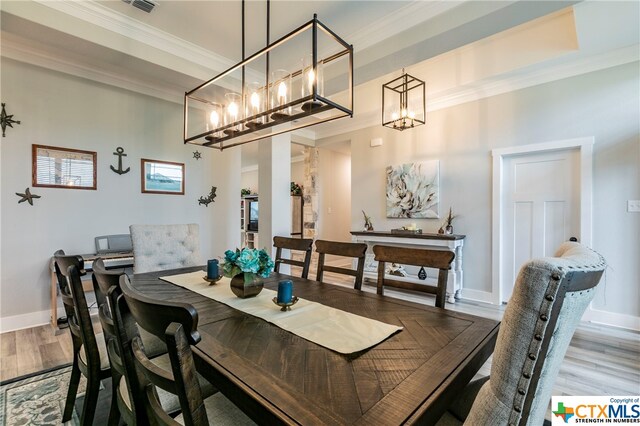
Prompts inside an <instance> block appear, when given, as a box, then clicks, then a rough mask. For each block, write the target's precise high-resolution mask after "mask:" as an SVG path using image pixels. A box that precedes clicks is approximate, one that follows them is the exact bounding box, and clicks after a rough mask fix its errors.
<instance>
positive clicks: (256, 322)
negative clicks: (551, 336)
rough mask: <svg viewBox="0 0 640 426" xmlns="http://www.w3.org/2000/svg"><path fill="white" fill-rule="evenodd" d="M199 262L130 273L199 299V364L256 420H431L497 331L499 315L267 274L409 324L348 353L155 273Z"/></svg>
mask: <svg viewBox="0 0 640 426" xmlns="http://www.w3.org/2000/svg"><path fill="white" fill-rule="evenodd" d="M198 269H202V268H198V267H196V268H183V269H180V270H173V271H162V272H154V273H147V274H137V275H135V276H134V277H133V279H132V283H133V285H134V286H135V287H136V289H138V290H139V291H141V292H142V293H144V294H146V295H148V296H151V297H155V298H158V299H163V300H173V301H181V302H187V303H190V304H192V305H193V306H194V307H195V308H196V309H197V311H198V315H199V323H198V331H199V332H200V334H201V336H202V341H201V342H200V343H198V345H197V346H196V347H195V348H194V354H195V356H196V364H197V366H198V371H199V372H200V373H201V374H203V375H204V376H205V377H207V379H209V380H210V381H211V382H212V383H214V385H215V386H216V387H217V388H218V389H220V390H221V391H222V392H223V393H224V394H225V395H226V396H227V397H228V398H229V399H231V400H232V401H233V402H234V403H235V404H236V405H237V406H238V407H240V408H241V409H242V410H243V411H245V412H246V413H247V414H248V415H249V416H251V417H252V418H253V419H254V420H256V421H257V422H258V423H259V424H302V425H319V424H328V425H344V424H353V425H374V424H375V425H396V424H415V423H420V424H433V423H435V422H436V421H437V420H438V418H439V417H440V416H441V414H442V413H443V412H444V411H445V410H446V407H447V406H448V405H449V404H450V402H451V401H452V399H453V398H454V397H455V396H456V394H458V393H459V392H460V390H461V389H462V388H463V387H464V385H466V383H468V381H469V380H470V379H471V378H472V377H473V375H474V374H475V373H476V372H477V371H478V369H479V368H480V367H481V366H482V364H483V363H484V362H485V361H486V359H487V358H488V357H489V356H490V355H491V353H492V352H493V347H494V345H495V341H496V336H497V331H498V325H499V323H498V322H496V321H493V320H489V319H485V318H480V317H476V316H472V315H467V314H462V313H458V312H452V311H448V310H444V309H438V308H434V307H431V306H425V305H420V304H416V303H412V302H408V301H404V300H400V299H394V298H391V297H387V296H378V295H376V294H372V293H368V292H361V291H356V290H353V289H349V288H344V287H340V286H335V285H331V284H325V283H319V282H316V281H311V280H304V279H301V278H295V277H293V278H292V277H289V276H286V275H282V274H275V273H274V274H272V276H271V277H269V278H267V279H265V287H266V288H270V289H273V290H277V286H278V280H280V279H283V278H288V279H292V280H293V281H294V294H295V295H296V296H298V297H301V298H304V299H307V300H312V301H315V302H318V303H322V304H324V305H327V306H332V307H334V308H337V309H341V310H344V311H348V312H352V313H355V314H358V315H361V316H364V317H369V318H374V319H377V320H380V321H383V322H386V323H389V324H396V325H401V326H403V327H404V329H403V330H402V331H400V332H399V333H396V334H394V335H393V336H391V337H390V338H388V339H387V340H385V341H383V342H382V343H380V344H378V345H376V346H374V347H373V348H370V349H368V350H365V351H362V352H359V353H356V354H351V355H342V354H339V353H337V352H333V351H331V350H329V349H326V348H324V347H322V346H318V345H316V344H314V343H311V342H309V341H307V340H305V339H303V338H301V337H298V336H296V335H294V334H291V333H289V332H287V331H284V330H282V329H280V328H278V327H276V326H275V325H272V324H270V323H268V322H266V321H264V320H262V319H259V318H256V317H253V316H251V315H249V314H245V313H243V312H240V311H238V310H235V309H233V308H231V307H229V306H227V305H224V304H222V303H219V302H216V301H214V300H211V299H208V298H206V297H204V296H201V295H199V294H197V293H193V292H191V291H189V290H187V289H184V288H181V287H178V286H175V285H173V284H170V283H167V282H165V281H162V280H159V279H158V277H160V276H167V275H173V274H177V273H182V272H191V271H195V270H198ZM274 309H278V308H277V307H276V306H275V305H274ZM293 309H295V306H294V307H293Z"/></svg>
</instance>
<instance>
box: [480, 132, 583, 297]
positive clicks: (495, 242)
mask: <svg viewBox="0 0 640 426" xmlns="http://www.w3.org/2000/svg"><path fill="white" fill-rule="evenodd" d="M594 141H595V139H594V137H593V136H590V137H583V138H576V139H566V140H559V141H552V142H544V143H537V144H529V145H521V146H513V147H509V148H497V149H493V150H491V155H492V157H493V191H492V209H493V211H492V215H491V217H492V219H491V256H492V259H491V276H492V280H491V281H492V289H491V293H492V300H493V303H494V304H499V303H501V301H502V294H501V291H502V281H503V277H502V268H501V267H500V261H501V259H502V254H503V253H502V246H501V240H502V238H501V234H502V199H503V198H504V194H503V193H502V183H503V182H502V181H503V175H504V173H503V166H504V159H505V157H511V156H514V155H518V154H525V153H538V152H550V151H558V150H563V149H574V148H578V149H579V150H580V239H581V243H582V244H584V245H586V246H588V247H591V244H592V241H591V238H592V233H591V230H592V223H593V211H592V206H591V197H592V191H593V169H592V154H593V143H594Z"/></svg>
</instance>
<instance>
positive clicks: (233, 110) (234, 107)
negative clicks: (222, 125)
mask: <svg viewBox="0 0 640 426" xmlns="http://www.w3.org/2000/svg"><path fill="white" fill-rule="evenodd" d="M227 111H229V114H230V115H231V117H232V118H233V121H236V120H237V119H238V104H237V103H235V102H231V103H230V104H229V106H228V107H227Z"/></svg>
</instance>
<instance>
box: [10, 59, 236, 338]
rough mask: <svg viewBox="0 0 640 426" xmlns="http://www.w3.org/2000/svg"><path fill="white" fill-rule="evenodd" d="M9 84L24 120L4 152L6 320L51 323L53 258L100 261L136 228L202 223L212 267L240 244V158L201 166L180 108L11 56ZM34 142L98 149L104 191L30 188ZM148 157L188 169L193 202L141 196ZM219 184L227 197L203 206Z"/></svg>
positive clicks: (206, 159)
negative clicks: (118, 170) (26, 199)
mask: <svg viewBox="0 0 640 426" xmlns="http://www.w3.org/2000/svg"><path fill="white" fill-rule="evenodd" d="M1 85H2V101H3V102H6V103H7V108H8V110H9V113H10V114H15V119H18V120H22V124H21V125H19V126H17V125H16V126H15V128H14V129H8V132H7V137H6V138H2V143H1V144H0V149H1V159H0V160H1V161H0V164H1V171H0V172H1V177H2V182H1V188H2V193H1V202H2V217H1V230H0V231H1V237H2V251H1V255H0V256H1V257H0V261H1V275H0V279H1V281H0V284H1V285H0V297H1V300H0V316H1V317H2V318H5V319H6V317H11V316H15V315H23V314H29V313H34V314H33V315H32V316H31V317H30V318H28V319H24V321H26V322H29V321H36V322H42V321H41V320H40V321H38V319H37V318H42V317H43V315H44V313H45V312H47V311H48V309H49V280H50V277H49V259H50V257H51V255H52V254H53V252H54V251H55V250H57V249H59V248H62V249H64V250H65V251H66V252H67V253H92V252H94V242H93V238H94V237H95V236H98V235H106V234H121V233H128V231H129V225H130V224H132V223H146V224H160V223H191V222H193V223H198V224H199V225H200V240H201V241H200V243H201V250H202V255H203V257H204V259H207V258H211V257H213V256H214V255H216V256H217V255H221V254H222V253H223V251H224V249H225V248H228V247H236V246H237V245H238V244H239V239H240V235H239V232H235V231H236V230H238V229H239V227H240V220H239V214H238V213H236V214H228V212H229V211H233V209H234V208H235V209H239V208H238V206H239V204H240V203H239V201H240V150H235V151H234V150H228V151H224V153H220V152H218V151H216V150H212V149H207V148H198V150H199V151H200V152H202V156H203V159H201V160H196V159H194V158H193V151H195V150H196V148H197V147H195V146H193V145H183V143H182V138H181V132H182V106H181V105H179V104H174V103H170V102H166V101H162V100H158V99H155V98H151V97H147V96H144V95H139V94H136V93H132V92H128V91H125V90H121V89H117V88H114V87H111V86H106V85H101V84H97V83H95V82H92V81H88V80H84V79H81V78H77V77H72V76H69V75H66V74H61V73H57V72H53V71H49V70H45V69H42V68H38V67H34V66H30V65H26V64H23V63H19V62H15V61H12V60H8V59H4V58H3V61H2V80H1ZM34 143H36V144H43V145H54V146H60V147H67V148H78V149H84V150H91V151H97V153H98V177H97V184H98V189H97V191H86V190H72V189H52V188H33V187H31V144H34ZM118 146H122V147H123V148H124V149H125V153H127V157H126V159H125V160H124V162H125V167H127V166H130V167H131V171H130V172H129V173H128V174H125V175H122V176H120V175H117V174H115V173H113V172H112V171H111V170H110V169H109V165H111V164H116V165H117V157H115V156H114V155H112V153H113V152H114V151H115V149H116V147H118ZM141 157H142V158H150V159H157V160H167V161H176V162H183V163H185V166H186V180H185V181H186V189H185V195H183V196H180V195H154V194H142V193H141V192H140V158H141ZM211 186H217V188H218V190H217V193H218V197H217V198H216V200H215V202H214V203H212V204H210V205H209V207H208V208H207V207H204V206H199V205H198V203H197V199H198V197H200V196H201V195H206V194H208V193H209V190H210V188H211ZM26 187H31V190H32V192H33V193H36V194H38V195H41V196H42V198H40V199H38V200H36V201H35V205H34V206H30V205H28V204H27V203H21V204H17V201H18V197H17V196H16V195H15V192H23V191H24V190H25V188H26ZM229 230H233V231H234V232H230V231H229ZM204 259H203V260H204ZM47 318H48V316H45V320H46V319H47ZM14 322H15V321H8V322H7V323H5V325H4V327H5V328H6V326H8V325H9V323H11V324H13V323H14ZM23 325H24V326H27V325H31V324H27V323H25V324H23Z"/></svg>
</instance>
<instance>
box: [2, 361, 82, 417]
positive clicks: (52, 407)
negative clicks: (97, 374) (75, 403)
mask: <svg viewBox="0 0 640 426" xmlns="http://www.w3.org/2000/svg"><path fill="white" fill-rule="evenodd" d="M70 376H71V367H69V366H67V367H62V368H59V369H56V370H53V371H48V372H44V373H38V374H35V375H32V376H29V377H26V378H22V379H18V380H15V381H12V382H11V383H7V384H0V425H2V426H27V425H60V424H63V423H62V412H63V410H64V403H65V399H66V397H67V388H68V387H69V377H70ZM85 389H86V380H85V378H84V377H82V379H81V380H80V387H79V388H78V397H80V396H81V395H82V394H84V392H85ZM78 397H76V398H78ZM78 424H80V422H79V420H78V415H77V413H76V412H75V410H74V413H73V417H72V418H71V420H70V421H69V422H67V423H65V425H69V426H75V425H78Z"/></svg>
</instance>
